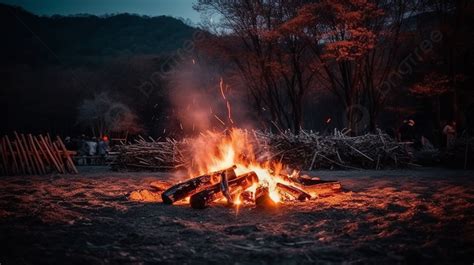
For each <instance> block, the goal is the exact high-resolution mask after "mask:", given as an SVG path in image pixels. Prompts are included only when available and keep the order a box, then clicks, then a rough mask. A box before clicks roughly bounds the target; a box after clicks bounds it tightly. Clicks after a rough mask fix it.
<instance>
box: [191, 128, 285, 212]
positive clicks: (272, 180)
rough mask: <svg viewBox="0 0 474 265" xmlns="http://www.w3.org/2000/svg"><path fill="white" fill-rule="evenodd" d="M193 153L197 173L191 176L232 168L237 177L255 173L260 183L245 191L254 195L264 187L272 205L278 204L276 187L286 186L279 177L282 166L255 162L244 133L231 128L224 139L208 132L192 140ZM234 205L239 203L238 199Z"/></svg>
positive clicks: (218, 134)
mask: <svg viewBox="0 0 474 265" xmlns="http://www.w3.org/2000/svg"><path fill="white" fill-rule="evenodd" d="M193 153H194V161H193V165H195V167H197V172H190V173H191V174H190V175H195V173H198V174H204V173H206V172H214V171H218V170H222V169H224V168H228V167H231V166H233V165H235V166H236V169H235V173H236V174H237V175H241V174H245V173H248V172H250V171H254V172H255V173H256V174H257V176H258V179H259V183H258V184H257V183H254V184H253V185H252V186H251V187H250V188H248V189H247V191H251V192H252V193H253V194H255V190H256V189H257V187H258V186H265V187H268V190H269V192H270V194H269V195H270V198H271V199H272V200H273V201H274V202H280V201H281V199H282V198H281V195H280V193H279V192H278V190H277V187H276V184H277V183H278V182H281V183H285V184H288V182H287V181H286V180H284V179H283V178H282V177H281V176H280V174H279V173H280V172H281V169H282V165H281V164H280V163H270V162H259V161H257V159H256V158H255V155H254V153H253V146H252V144H251V143H250V142H249V138H248V135H247V133H246V131H244V130H241V129H236V128H233V129H231V130H230V131H229V134H228V135H227V136H223V135H222V133H216V132H211V131H207V132H205V133H203V134H201V136H199V137H198V138H197V139H196V140H195V141H193ZM237 202H238V203H239V202H240V203H239V204H241V203H242V202H241V201H240V199H239V201H237Z"/></svg>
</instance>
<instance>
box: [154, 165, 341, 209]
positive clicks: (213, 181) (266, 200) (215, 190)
mask: <svg viewBox="0 0 474 265" xmlns="http://www.w3.org/2000/svg"><path fill="white" fill-rule="evenodd" d="M235 169H236V166H232V167H230V168H226V169H222V170H219V171H216V172H211V173H206V174H204V175H201V176H198V177H194V178H191V179H189V180H187V181H184V182H180V183H178V184H176V185H174V186H172V187H170V188H168V189H167V190H166V191H164V192H163V193H162V194H161V198H162V201H163V203H165V204H173V203H176V202H180V201H186V200H188V202H189V204H190V205H191V207H192V208H194V209H204V208H206V207H208V206H209V205H211V204H212V203H213V202H218V201H224V202H225V203H226V204H227V205H229V206H239V205H242V204H254V205H256V206H257V207H265V208H268V207H274V206H276V205H277V203H279V202H280V201H307V200H310V199H315V198H317V197H319V196H329V195H332V194H334V193H336V192H339V191H340V190H341V184H340V183H339V182H338V181H333V180H320V179H319V178H311V177H309V176H304V177H301V176H299V175H298V176H288V175H281V176H279V177H278V179H279V180H280V181H279V180H277V179H275V182H276V185H275V187H274V188H273V189H272V190H271V189H270V187H269V186H268V185H262V184H261V182H260V179H259V176H258V175H257V173H255V172H254V171H250V172H247V173H244V174H241V175H236V173H235V171H234V170H235ZM283 182H285V183H283ZM252 187H254V188H253V189H252Z"/></svg>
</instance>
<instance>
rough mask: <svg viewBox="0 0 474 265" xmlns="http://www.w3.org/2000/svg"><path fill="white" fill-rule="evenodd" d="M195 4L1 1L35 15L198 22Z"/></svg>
mask: <svg viewBox="0 0 474 265" xmlns="http://www.w3.org/2000/svg"><path fill="white" fill-rule="evenodd" d="M194 2H195V0H0V3H4V4H9V5H16V6H21V7H23V8H24V9H26V10H28V11H30V12H33V13H35V14H37V15H55V14H59V15H71V14H85V13H87V14H94V15H103V14H111V13H136V14H140V15H148V16H159V15H168V16H173V17H182V18H185V19H186V18H189V19H191V20H192V21H193V22H195V23H197V22H199V13H198V12H196V11H194V10H193V8H192V6H193V3H194Z"/></svg>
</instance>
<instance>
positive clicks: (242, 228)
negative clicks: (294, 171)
mask: <svg viewBox="0 0 474 265" xmlns="http://www.w3.org/2000/svg"><path fill="white" fill-rule="evenodd" d="M85 171H86V170H84V169H83V172H85ZM312 173H313V175H320V176H321V177H322V178H323V179H339V180H340V181H341V182H342V184H343V186H344V188H345V189H346V191H345V192H343V193H340V194H337V195H335V196H332V197H328V198H320V199H317V200H314V201H310V202H302V203H301V202H298V203H286V204H282V205H280V206H279V207H278V209H277V210H273V211H262V210H259V209H255V208H253V207H244V208H241V209H239V211H238V212H237V211H236V210H235V209H230V208H226V207H224V206H222V205H215V206H213V207H211V208H208V209H205V210H193V209H191V208H190V207H189V206H187V205H178V206H167V205H162V204H161V203H156V202H155V203H142V202H132V201H130V200H128V195H129V194H130V192H132V191H134V190H137V189H148V188H149V184H150V183H151V182H152V181H163V184H164V185H167V183H166V181H169V179H168V178H167V176H168V175H167V174H166V173H115V172H97V171H96V170H93V171H92V172H85V173H83V174H82V175H79V176H49V177H44V176H43V177H6V178H1V179H0V242H2V245H3V246H2V247H1V248H0V263H1V264H2V265H3V264H117V263H120V264H122V263H124V264H152V263H156V264H305V263H308V264H314V263H316V264H319V263H321V264H326V263H336V264H337V263H349V264H350V263H360V264H367V263H369V264H384V263H387V264H394V263H395V264H405V263H417V264H473V262H474V172H472V171H448V170H441V169H421V170H410V171H325V172H312Z"/></svg>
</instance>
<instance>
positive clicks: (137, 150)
mask: <svg viewBox="0 0 474 265" xmlns="http://www.w3.org/2000/svg"><path fill="white" fill-rule="evenodd" d="M187 150H188V148H187V144H186V141H176V140H174V139H170V138H166V139H164V140H160V139H158V140H154V139H152V138H150V141H147V140H145V139H144V138H142V137H140V139H139V140H137V141H135V142H134V143H133V144H127V145H119V146H116V147H115V148H114V150H113V152H114V153H117V157H116V159H115V161H114V162H113V164H112V168H113V169H115V170H120V169H127V170H150V171H159V170H172V169H176V168H181V167H186V166H188V163H190V161H191V160H190V159H191V158H192V156H191V155H189V154H187Z"/></svg>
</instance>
